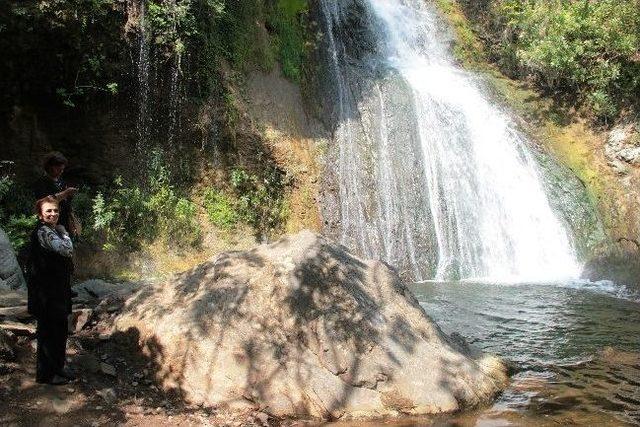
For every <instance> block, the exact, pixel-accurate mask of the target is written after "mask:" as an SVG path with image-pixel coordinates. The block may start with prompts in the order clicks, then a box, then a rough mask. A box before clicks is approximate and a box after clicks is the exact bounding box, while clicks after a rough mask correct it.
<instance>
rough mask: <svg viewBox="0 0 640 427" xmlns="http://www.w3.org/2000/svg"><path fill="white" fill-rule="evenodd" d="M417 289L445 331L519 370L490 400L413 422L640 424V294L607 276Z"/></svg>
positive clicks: (430, 285) (420, 286)
mask: <svg viewBox="0 0 640 427" xmlns="http://www.w3.org/2000/svg"><path fill="white" fill-rule="evenodd" d="M411 289H412V291H413V292H414V294H415V295H416V297H417V298H418V300H419V301H420V303H421V305H422V306H423V307H424V309H425V310H426V311H427V313H428V314H429V315H430V316H431V317H433V319H434V320H435V321H436V322H437V323H438V324H439V325H440V327H441V328H442V329H443V330H444V331H445V332H446V333H452V332H457V333H459V334H460V335H462V336H463V337H464V338H465V339H466V341H467V342H468V343H469V344H470V345H472V346H475V347H477V348H480V349H482V350H484V351H486V352H490V353H494V354H497V355H499V356H501V357H502V358H504V359H505V360H507V361H508V362H509V363H510V364H512V365H513V369H514V371H515V373H514V375H513V377H512V382H511V385H510V387H509V388H508V389H507V390H506V391H505V392H504V393H503V394H502V395H501V396H500V397H499V398H498V399H497V400H496V402H495V403H494V404H493V405H492V406H491V407H489V408H483V409H482V410H479V411H476V412H473V413H468V414H464V415H461V416H458V417H455V419H451V418H447V419H439V420H431V421H429V422H428V423H427V421H424V422H420V421H415V422H414V424H413V425H433V424H437V425H465V426H466V425H469V426H471V425H481V426H494V425H495V426H503V425H589V426H594V425H629V424H631V425H633V424H636V425H640V298H638V295H637V294H634V293H633V292H629V291H628V290H626V289H624V288H620V287H617V286H615V285H613V284H611V283H606V282H605V283H597V284H593V283H587V282H570V283H549V284H517V285H504V284H495V283H416V284H413V285H412V286H411ZM408 422H409V423H411V421H408Z"/></svg>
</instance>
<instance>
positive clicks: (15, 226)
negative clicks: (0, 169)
mask: <svg viewBox="0 0 640 427" xmlns="http://www.w3.org/2000/svg"><path fill="white" fill-rule="evenodd" d="M32 202H33V201H32V197H31V194H30V192H29V191H28V189H27V188H26V187H23V186H20V185H18V184H17V183H16V182H15V181H14V180H13V179H12V178H11V177H10V176H9V175H2V176H0V227H1V228H2V229H3V230H4V231H5V232H6V233H7V236H8V237H9V241H10V242H11V245H12V246H13V249H14V251H16V252H18V251H20V249H22V247H24V246H25V245H26V244H27V243H28V242H29V238H30V234H31V231H32V230H33V228H34V227H35V225H36V223H37V222H38V219H37V217H36V215H35V214H33V203H32Z"/></svg>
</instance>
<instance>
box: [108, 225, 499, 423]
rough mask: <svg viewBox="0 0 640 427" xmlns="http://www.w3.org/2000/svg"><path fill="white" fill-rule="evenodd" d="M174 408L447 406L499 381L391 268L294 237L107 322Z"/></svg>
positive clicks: (279, 412) (368, 410)
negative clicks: (150, 366)
mask: <svg viewBox="0 0 640 427" xmlns="http://www.w3.org/2000/svg"><path fill="white" fill-rule="evenodd" d="M115 327H116V329H117V330H119V331H123V332H126V331H130V332H131V331H132V330H133V331H135V332H136V333H137V334H139V335H138V336H140V345H141V346H142V348H143V350H144V351H145V352H146V353H147V355H148V356H149V357H153V358H154V360H155V361H156V362H157V363H158V365H159V366H160V370H159V372H157V373H156V377H157V379H158V380H159V381H161V383H162V384H163V385H164V387H165V388H167V389H175V390H176V391H177V392H179V393H180V394H181V395H182V396H184V397H185V398H186V399H187V400H189V401H192V402H194V403H201V404H204V405H208V406H226V407H229V408H231V409H232V410H245V409H256V408H261V409H263V408H266V409H265V411H267V412H269V413H270V414H272V415H276V416H294V417H296V416H312V417H316V418H322V419H334V418H340V417H379V416H394V415H399V414H426V413H439V412H445V411H454V410H458V409H460V408H464V407H468V406H474V405H477V404H480V403H481V402H484V401H486V400H488V399H490V398H491V397H492V396H493V395H494V394H495V393H497V392H498V391H499V390H500V389H501V387H503V386H504V384H505V381H506V374H505V370H504V366H503V365H502V363H500V362H499V361H498V360H497V359H495V358H493V357H490V356H482V355H479V354H474V355H471V353H470V350H469V349H468V348H464V346H461V345H459V344H456V343H454V342H453V341H451V340H449V339H448V338H447V337H446V336H445V335H444V334H443V333H442V332H441V331H440V329H439V328H438V327H437V325H435V324H434V323H433V322H432V321H431V319H430V318H429V317H428V316H427V315H426V314H425V312H424V311H423V309H422V308H421V307H420V305H419V304H418V302H417V300H416V299H415V298H414V297H413V295H412V294H411V293H410V292H409V291H408V289H407V288H406V287H405V286H404V285H403V284H402V283H401V281H400V280H399V278H398V276H397V275H396V273H395V272H394V271H393V270H392V269H391V268H390V267H388V266H387V265H386V264H384V263H381V262H379V261H363V260H361V259H358V258H356V257H354V256H353V255H351V254H349V253H348V252H346V250H345V249H344V247H342V246H340V245H337V244H335V243H332V242H330V241H328V240H326V239H325V238H323V237H321V236H319V235H317V234H314V233H311V232H308V231H303V232H301V233H299V234H297V235H295V236H292V237H289V238H284V239H282V240H280V241H278V242H276V243H273V244H271V245H263V246H260V247H258V248H256V249H254V250H251V251H247V252H230V253H225V254H222V255H220V256H218V257H216V258H215V259H213V260H212V261H210V262H207V263H204V264H202V265H200V266H199V267H197V268H195V269H193V270H190V271H187V272H185V273H182V274H180V275H177V276H175V278H173V279H172V280H170V281H169V282H167V283H161V284H158V285H157V286H155V287H147V288H144V289H142V290H141V291H139V292H138V293H137V294H135V295H134V296H133V297H132V298H131V299H130V300H129V301H128V302H127V305H126V306H125V308H124V310H123V313H122V314H121V315H120V316H119V317H118V318H117V319H116V321H115Z"/></svg>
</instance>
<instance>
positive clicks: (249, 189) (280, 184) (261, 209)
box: [231, 168, 289, 235]
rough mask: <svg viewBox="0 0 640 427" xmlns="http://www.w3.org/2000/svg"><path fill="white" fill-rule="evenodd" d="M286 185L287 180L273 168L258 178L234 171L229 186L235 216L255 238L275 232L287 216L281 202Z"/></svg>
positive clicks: (284, 204) (240, 171)
mask: <svg viewBox="0 0 640 427" xmlns="http://www.w3.org/2000/svg"><path fill="white" fill-rule="evenodd" d="M288 184H289V181H288V179H286V177H285V176H284V174H283V172H282V171H280V170H279V169H277V168H271V169H269V170H268V171H267V172H266V174H265V176H264V177H262V178H260V177H258V176H256V175H251V174H249V173H247V172H246V171H244V170H242V169H234V170H233V171H232V172H231V186H232V187H233V189H234V190H235V193H236V197H237V198H238V201H237V204H236V212H238V213H239V215H240V217H241V218H242V220H243V221H245V222H247V223H248V224H249V225H251V226H252V227H253V228H254V229H255V230H256V232H258V233H259V234H262V235H264V234H267V233H268V232H269V231H271V230H274V229H277V228H279V227H280V226H281V225H282V224H283V223H284V221H285V220H286V218H287V215H288V209H287V205H286V202H285V198H284V192H285V187H286V186H287V185H288Z"/></svg>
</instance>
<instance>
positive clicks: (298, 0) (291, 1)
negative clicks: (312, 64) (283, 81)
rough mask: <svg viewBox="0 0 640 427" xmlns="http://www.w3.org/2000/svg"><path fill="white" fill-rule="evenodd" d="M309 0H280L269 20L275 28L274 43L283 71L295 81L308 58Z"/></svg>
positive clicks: (298, 78) (297, 79)
mask: <svg viewBox="0 0 640 427" xmlns="http://www.w3.org/2000/svg"><path fill="white" fill-rule="evenodd" d="M307 12H308V4H307V0H278V1H277V2H276V4H275V6H274V7H273V8H272V10H271V11H270V13H269V16H268V18H267V21H268V23H269V25H270V26H271V27H272V28H274V29H275V34H274V37H273V44H274V45H275V47H276V50H277V51H278V54H279V59H280V63H281V64H282V72H283V73H284V75H285V76H287V77H289V78H290V79H292V80H294V81H299V80H300V78H301V77H302V69H303V66H304V62H305V60H306V48H305V42H306V27H305V22H306V14H307Z"/></svg>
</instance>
